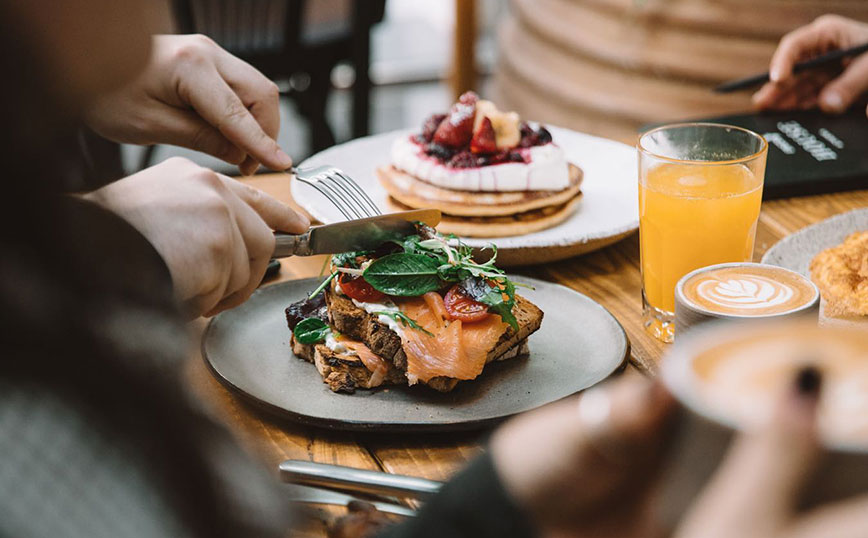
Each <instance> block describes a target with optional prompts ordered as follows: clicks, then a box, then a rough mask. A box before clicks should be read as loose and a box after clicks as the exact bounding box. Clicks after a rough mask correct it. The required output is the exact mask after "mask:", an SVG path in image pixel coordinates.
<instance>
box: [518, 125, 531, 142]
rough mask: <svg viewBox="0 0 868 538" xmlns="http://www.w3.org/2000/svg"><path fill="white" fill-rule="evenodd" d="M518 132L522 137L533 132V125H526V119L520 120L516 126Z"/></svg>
mask: <svg viewBox="0 0 868 538" xmlns="http://www.w3.org/2000/svg"><path fill="white" fill-rule="evenodd" d="M518 132H519V133H520V134H521V137H522V138H526V137H528V136H530V135H532V134H533V127H531V126H530V125H528V123H527V122H526V121H523V122H521V124H520V125H519V126H518Z"/></svg>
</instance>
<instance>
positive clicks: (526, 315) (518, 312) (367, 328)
mask: <svg viewBox="0 0 868 538" xmlns="http://www.w3.org/2000/svg"><path fill="white" fill-rule="evenodd" d="M325 293H326V296H325V299H326V305H327V307H328V316H329V322H330V323H331V325H332V327H334V328H335V329H337V330H338V331H339V332H341V333H342V334H345V335H347V336H348V337H350V338H353V339H355V340H358V341H360V342H362V343H364V344H365V345H366V346H368V348H369V349H370V350H371V351H372V352H374V353H375V354H376V355H379V356H380V357H383V358H384V359H386V360H387V361H391V362H392V364H394V365H395V368H396V369H397V370H399V371H401V372H402V373H404V372H406V370H407V355H406V354H405V353H404V349H403V347H402V346H401V338H400V337H399V336H398V335H397V333H395V332H394V331H393V330H391V329H389V327H387V326H386V325H383V324H382V323H380V322H379V321H377V318H376V316H374V315H372V314H368V313H367V312H365V311H364V310H362V309H361V308H359V307H357V306H356V305H355V304H353V302H352V300H350V299H349V298H348V297H346V296H344V295H338V294H337V293H335V292H334V290H333V289H331V288H328V289H326V292H325ZM513 314H514V315H515V317H516V320H517V321H518V331H516V330H514V329H513V328H511V327H510V328H509V329H507V331H506V332H505V333H504V334H503V335H502V336H501V337H500V339H499V340H498V341H497V343H496V344H495V345H494V347H492V348H491V350H489V352H488V355H487V356H486V362H491V361H493V360H495V359H498V358H499V357H501V356H503V355H505V354H506V353H507V352H509V351H510V350H512V349H513V348H515V347H516V346H519V345H520V344H521V343H522V342H524V340H526V339H527V337H528V336H530V335H531V334H533V333H534V332H536V331H537V330H538V329H539V328H540V325H541V324H542V319H543V312H542V310H540V309H539V308H538V307H537V306H536V305H534V304H533V303H531V302H530V301H528V300H527V299H525V298H524V297H521V296H520V295H516V304H515V308H514V309H513ZM458 381H459V380H458V379H454V378H450V377H435V378H432V379H430V380H429V381H428V382H427V385H428V386H429V387H431V388H433V389H434V390H438V391H440V392H448V391H450V390H452V389H454V388H455V386H456V385H457V384H458Z"/></svg>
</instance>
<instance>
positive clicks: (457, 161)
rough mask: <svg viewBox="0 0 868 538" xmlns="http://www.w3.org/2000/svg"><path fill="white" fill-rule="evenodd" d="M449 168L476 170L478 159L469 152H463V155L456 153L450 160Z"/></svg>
mask: <svg viewBox="0 0 868 538" xmlns="http://www.w3.org/2000/svg"><path fill="white" fill-rule="evenodd" d="M448 166H450V167H451V168H475V167H476V166H477V164H476V157H474V156H473V154H472V153H470V152H469V151H462V152H461V153H456V154H455V156H454V157H452V159H450V160H449V163H448Z"/></svg>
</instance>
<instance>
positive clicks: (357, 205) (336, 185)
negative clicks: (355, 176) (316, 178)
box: [325, 170, 373, 217]
mask: <svg viewBox="0 0 868 538" xmlns="http://www.w3.org/2000/svg"><path fill="white" fill-rule="evenodd" d="M325 181H327V182H328V184H329V185H330V186H331V187H332V188H333V189H335V190H336V191H339V192H343V193H344V194H346V196H347V199H348V200H349V202H350V203H351V204H352V207H353V210H355V211H358V212H361V214H362V215H363V216H365V217H371V216H373V215H371V212H370V211H369V210H368V208H366V207H365V205H364V204H363V203H362V202H361V201H359V199H358V197H357V196H356V195H355V194H354V193H353V191H352V190H351V189H349V188H348V187H347V186H346V185H345V184H344V182H343V181H341V179H340V178H339V177H337V176H335V175H334V171H333V170H330V171H329V173H328V174H326V180H325Z"/></svg>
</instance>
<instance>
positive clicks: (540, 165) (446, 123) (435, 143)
mask: <svg viewBox="0 0 868 538" xmlns="http://www.w3.org/2000/svg"><path fill="white" fill-rule="evenodd" d="M377 177H378V179H379V180H380V183H381V184H382V185H383V188H385V189H386V192H388V193H389V196H390V202H391V203H392V205H393V206H395V207H396V208H398V209H402V210H403V209H408V208H413V209H422V208H433V209H439V210H440V211H441V212H443V214H444V218H443V221H442V222H441V224H440V225H439V226H438V229H439V230H440V231H441V232H443V233H454V234H457V235H462V236H467V237H504V236H514V235H523V234H527V233H531V232H536V231H539V230H543V229H546V228H550V227H552V226H555V225H557V224H560V223H561V222H563V221H564V220H566V219H567V218H568V217H569V216H570V215H571V214H572V213H573V211H575V210H576V207H577V205H578V203H579V200H580V199H581V184H582V170H581V169H580V168H579V167H578V166H576V165H575V164H571V163H568V162H567V160H566V157H565V155H564V151H563V149H562V148H561V147H559V146H558V145H557V144H555V143H554V142H553V141H552V137H551V134H550V133H549V131H548V130H547V129H546V128H545V127H542V126H532V125H530V124H528V123H526V122H523V121H521V120H520V118H519V117H518V114H516V113H515V112H502V111H500V110H498V109H497V107H496V106H495V105H494V103H492V102H491V101H486V100H481V99H479V97H478V96H477V95H476V94H475V93H473V92H468V93H465V94H464V95H462V96H461V98H460V99H459V101H458V102H457V103H455V104H454V105H453V106H452V108H451V109H450V110H449V112H448V113H447V114H434V115H432V116H430V117H429V118H428V119H427V120H426V121H425V123H424V125H423V126H422V130H421V131H419V132H416V133H412V134H410V135H406V136H401V137H399V138H398V139H397V140H395V142H394V144H393V146H392V163H391V164H390V165H388V166H382V167H380V168H378V169H377Z"/></svg>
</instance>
